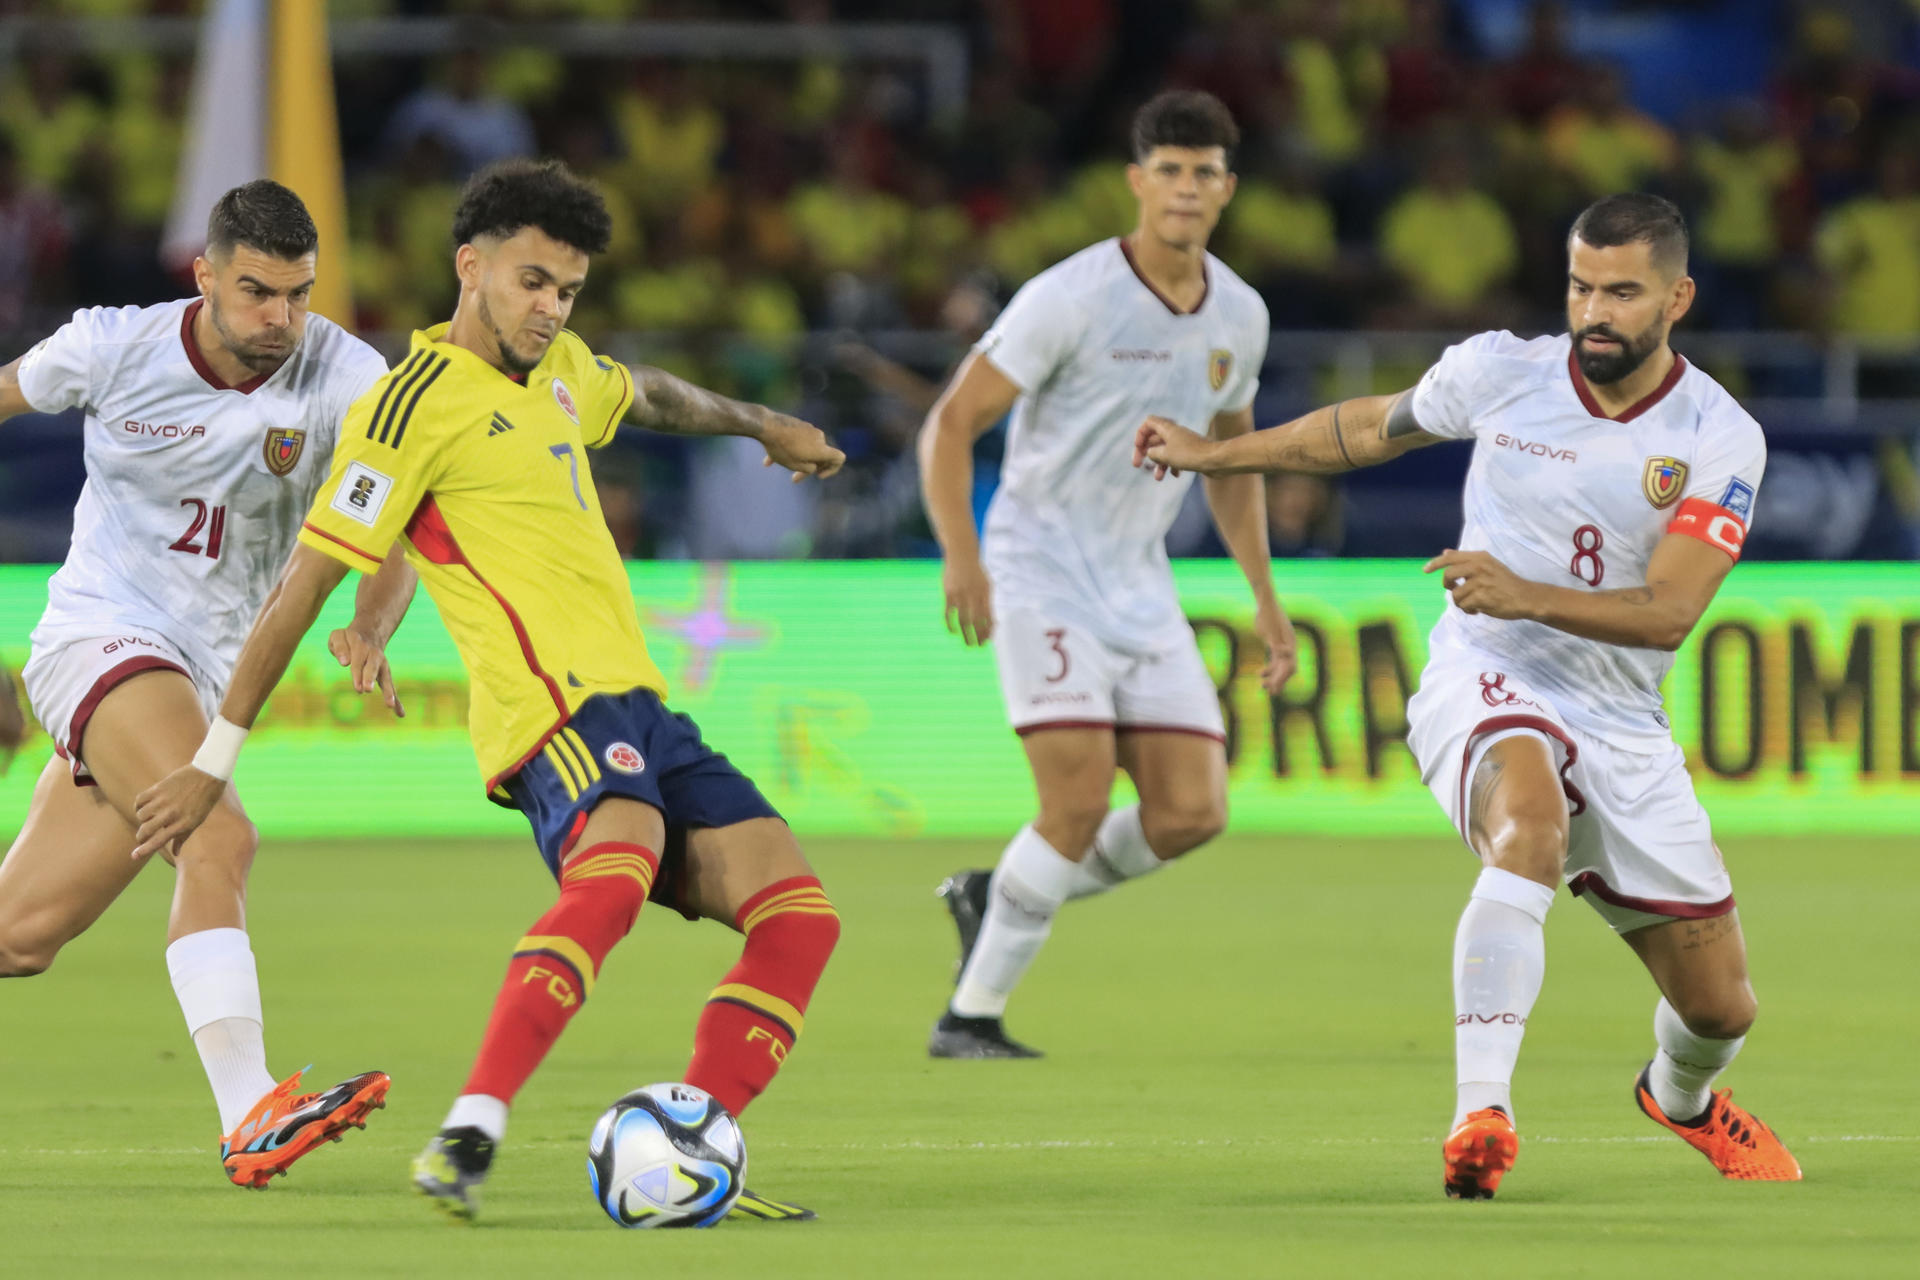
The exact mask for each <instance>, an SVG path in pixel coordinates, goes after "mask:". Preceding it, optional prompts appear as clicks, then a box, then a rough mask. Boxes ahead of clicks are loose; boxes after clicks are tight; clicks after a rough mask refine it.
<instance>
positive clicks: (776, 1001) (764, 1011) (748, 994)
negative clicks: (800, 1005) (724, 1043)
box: [707, 982, 807, 1045]
mask: <svg viewBox="0 0 1920 1280" xmlns="http://www.w3.org/2000/svg"><path fill="white" fill-rule="evenodd" d="M716 1001H717V1002H719V1003H721V1004H737V1005H739V1006H740V1007H741V1008H743V1009H746V1010H748V1011H749V1012H752V1013H757V1014H759V1015H760V1016H761V1017H763V1018H765V1019H767V1021H769V1022H771V1023H773V1024H774V1025H775V1026H776V1027H778V1028H779V1029H780V1030H782V1031H784V1032H786V1033H787V1043H788V1044H789V1045H791V1044H792V1043H793V1042H794V1041H795V1040H798V1039H799V1038H800V1029H801V1028H802V1027H804V1026H805V1025H806V1022H807V1019H806V1015H805V1014H803V1013H801V1012H800V1010H799V1009H797V1008H795V1007H794V1005H793V1004H792V1003H790V1002H789V1001H786V1000H782V999H781V998H780V997H779V996H776V995H774V994H773V993H772V992H771V991H762V990H761V989H760V988H758V987H752V986H748V985H747V984H746V983H744V982H728V983H723V984H722V985H720V986H717V987H715V988H714V989H713V994H712V995H710V996H708V997H707V1003H708V1004H713V1003H715V1002H716Z"/></svg>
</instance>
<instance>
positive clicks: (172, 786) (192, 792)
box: [133, 764, 227, 858]
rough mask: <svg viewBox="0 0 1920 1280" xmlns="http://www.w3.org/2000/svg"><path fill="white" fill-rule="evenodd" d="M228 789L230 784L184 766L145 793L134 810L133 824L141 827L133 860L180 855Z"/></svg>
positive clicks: (190, 766) (143, 792)
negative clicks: (184, 843)
mask: <svg viewBox="0 0 1920 1280" xmlns="http://www.w3.org/2000/svg"><path fill="white" fill-rule="evenodd" d="M226 789H227V784H226V783H225V782H223V781H221V780H220V779H219V778H216V777H214V776H213V775H211V774H207V773H202V772H200V770H198V769H196V768H194V767H193V766H192V765H190V764H185V765H181V766H180V767H179V768H178V769H175V770H174V771H173V772H172V773H170V774H168V775H167V776H166V777H164V778H162V779H160V781H158V782H156V783H154V784H153V785H152V786H150V787H148V788H147V789H146V790H145V791H142V792H141V793H140V799H139V801H138V802H137V803H136V804H135V805H134V810H133V816H134V820H135V821H137V822H138V823H139V824H140V829H139V831H138V832H137V833H136V834H135V836H134V840H135V842H136V843H135V844H134V846H133V856H134V857H135V858H144V857H146V856H147V855H148V854H150V853H155V852H160V851H163V850H173V851H175V852H177V851H178V850H179V848H180V842H181V841H183V840H185V839H186V838H187V837H188V836H190V835H192V834H193V833H194V832H195V831H198V830H199V829H200V824H201V823H203V822H205V821H206V820H207V815H208V814H210V813H212V812H213V806H214V805H216V804H219V803H220V796H221V793H223V792H224V791H226Z"/></svg>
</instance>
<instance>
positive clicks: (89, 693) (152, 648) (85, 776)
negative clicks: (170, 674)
mask: <svg viewBox="0 0 1920 1280" xmlns="http://www.w3.org/2000/svg"><path fill="white" fill-rule="evenodd" d="M156 670H160V671H178V672H179V673H180V674H182V675H184V676H185V677H187V679H189V680H191V681H193V687H194V689H195V690H196V691H198V693H199V694H200V705H201V707H202V708H204V709H205V711H206V713H207V718H208V719H209V720H211V719H212V718H213V717H214V715H215V714H216V713H217V712H218V711H219V710H220V696H221V690H220V687H219V686H218V685H216V684H215V683H214V682H213V681H212V680H210V679H208V678H207V677H206V676H205V674H204V673H202V672H201V671H200V670H199V668H197V667H196V666H194V664H193V663H192V662H191V661H190V660H188V658H187V656H186V655H185V654H183V653H181V652H180V650H179V649H178V648H177V647H176V646H175V645H174V644H172V643H171V642H170V641H168V640H167V639H166V638H165V637H163V636H160V635H157V634H156V633H154V632H151V631H131V630H129V631H128V632H127V633H126V634H124V635H117V636H101V637H98V638H96V639H92V640H74V641H71V642H69V643H67V644H63V645H59V646H57V647H55V648H52V649H35V650H34V651H33V654H32V656H31V657H29V658H28V659H27V665H26V669H25V670H23V671H22V672H21V673H20V677H21V683H22V684H24V685H25V686H26V690H27V699H28V701H29V702H31V703H32V704H33V715H34V718H35V719H36V720H38V721H39V722H40V726H41V727H42V728H43V729H45V730H46V731H47V735H48V736H49V737H51V738H52V739H53V749H54V751H55V753H57V754H58V755H59V756H60V758H61V759H62V760H65V761H67V762H68V763H69V764H71V765H72V766H73V780H74V781H75V782H77V783H79V784H80V785H81V786H93V785H95V784H94V781H93V775H92V774H90V773H89V772H88V771H87V766H86V765H85V764H83V763H82V762H81V760H80V743H81V738H82V736H83V735H84V734H85V733H86V731H87V722H88V721H89V720H91V719H92V718H93V712H94V708H96V707H98V706H99V705H100V700H101V699H102V698H104V697H106V696H107V694H108V693H110V692H112V690H113V688H114V686H115V685H118V684H120V683H121V682H122V681H124V680H126V679H127V678H128V677H130V676H136V675H138V674H140V673H141V672H142V671H156Z"/></svg>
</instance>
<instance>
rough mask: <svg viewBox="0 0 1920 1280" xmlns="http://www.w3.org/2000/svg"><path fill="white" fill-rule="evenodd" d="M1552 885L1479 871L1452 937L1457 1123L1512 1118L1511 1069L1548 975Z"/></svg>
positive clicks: (1493, 869) (1488, 869)
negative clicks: (1490, 1115)
mask: <svg viewBox="0 0 1920 1280" xmlns="http://www.w3.org/2000/svg"><path fill="white" fill-rule="evenodd" d="M1552 905H1553V889H1552V887H1551V886H1548V885H1544V884H1540V883H1538V882H1536V881H1533V880H1528V879H1527V878H1526V877H1524V876H1517V875H1514V874H1513V873H1512V872H1511V871H1502V870H1500V869H1499V868H1498V867H1486V868H1484V869H1483V870H1482V871H1481V872H1480V878H1479V879H1478V880H1476V881H1474V884H1473V896H1472V897H1470V898H1469V899H1467V909H1466V910H1465V911H1462V912H1461V913H1460V928H1459V931H1458V932H1456V933H1455V934H1454V938H1453V1013H1454V1019H1453V1042H1454V1061H1455V1066H1456V1078H1457V1080H1458V1082H1459V1096H1458V1102H1457V1104H1456V1108H1455V1110H1454V1113H1453V1123H1454V1124H1455V1125H1458V1124H1459V1123H1460V1122H1461V1121H1462V1120H1464V1119H1466V1117H1467V1113H1469V1112H1472V1111H1478V1110H1480V1109H1481V1108H1482V1107H1502V1108H1505V1110H1506V1113H1507V1115H1508V1116H1509V1117H1511V1116H1512V1115H1513V1097H1512V1092H1513V1065H1514V1063H1515V1062H1517V1061H1519V1058H1520V1040H1521V1037H1523V1036H1524V1035H1526V1032H1527V1016H1528V1015H1529V1014H1530V1013H1532V1012H1533V1002H1534V1001H1535V1000H1536V999H1538V998H1539V996H1540V983H1541V981H1542V980H1543V979H1544V978H1545V977H1546V973H1547V936H1546V931H1545V930H1544V929H1543V928H1542V926H1543V925H1545V923H1546V920H1547V909H1548V908H1549V907H1551V906H1552Z"/></svg>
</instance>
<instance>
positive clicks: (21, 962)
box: [0, 921, 65, 978]
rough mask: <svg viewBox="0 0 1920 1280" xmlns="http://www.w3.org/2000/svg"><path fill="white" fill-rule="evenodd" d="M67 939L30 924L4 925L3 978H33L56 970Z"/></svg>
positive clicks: (0, 942)
mask: <svg viewBox="0 0 1920 1280" xmlns="http://www.w3.org/2000/svg"><path fill="white" fill-rule="evenodd" d="M64 941H65V939H63V938H59V937H57V936H55V935H54V934H52V933H50V932H49V931H47V930H45V929H36V928H34V927H32V926H31V924H29V923H26V922H19V923H16V922H13V921H5V922H0V978H31V977H33V976H34V975H36V974H41V973H45V972H46V971H47V970H48V969H50V968H52V967H53V958H54V957H55V956H57V955H59V954H60V945H61V943H62V942H64Z"/></svg>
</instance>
